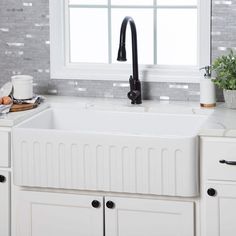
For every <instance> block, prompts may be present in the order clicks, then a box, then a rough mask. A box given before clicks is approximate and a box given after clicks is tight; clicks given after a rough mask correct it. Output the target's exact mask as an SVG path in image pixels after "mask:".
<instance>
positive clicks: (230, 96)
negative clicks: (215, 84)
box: [224, 89, 236, 109]
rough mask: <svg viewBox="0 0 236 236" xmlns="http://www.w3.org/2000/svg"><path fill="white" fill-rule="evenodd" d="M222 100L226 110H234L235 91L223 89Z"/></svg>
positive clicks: (235, 106) (235, 104) (235, 101)
mask: <svg viewBox="0 0 236 236" xmlns="http://www.w3.org/2000/svg"><path fill="white" fill-rule="evenodd" d="M224 98H225V104H226V106H227V108H230V109H236V90H226V89H224Z"/></svg>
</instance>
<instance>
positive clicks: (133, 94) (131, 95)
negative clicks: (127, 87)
mask: <svg viewBox="0 0 236 236" xmlns="http://www.w3.org/2000/svg"><path fill="white" fill-rule="evenodd" d="M140 95H141V93H140V91H138V90H131V91H130V92H128V98H129V99H130V100H131V102H132V104H136V100H137V98H138V97H140Z"/></svg>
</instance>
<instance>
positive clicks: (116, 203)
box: [105, 197, 194, 236]
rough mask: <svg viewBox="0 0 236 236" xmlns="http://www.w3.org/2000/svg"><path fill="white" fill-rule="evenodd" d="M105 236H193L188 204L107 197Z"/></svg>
mask: <svg viewBox="0 0 236 236" xmlns="http://www.w3.org/2000/svg"><path fill="white" fill-rule="evenodd" d="M105 219H106V225H105V226H106V227H105V235H106V236H144V235H148V236H157V235H161V236H194V205H193V203H192V202H177V201H164V200H147V199H134V198H116V197H110V198H109V197H107V198H106V200H105Z"/></svg>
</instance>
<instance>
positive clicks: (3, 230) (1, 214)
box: [0, 171, 11, 236]
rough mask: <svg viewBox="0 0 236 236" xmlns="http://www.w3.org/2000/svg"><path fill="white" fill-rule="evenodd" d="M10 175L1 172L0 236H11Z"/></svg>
mask: <svg viewBox="0 0 236 236" xmlns="http://www.w3.org/2000/svg"><path fill="white" fill-rule="evenodd" d="M10 182H11V181H10V174H9V172H7V171H0V236H9V235H10Z"/></svg>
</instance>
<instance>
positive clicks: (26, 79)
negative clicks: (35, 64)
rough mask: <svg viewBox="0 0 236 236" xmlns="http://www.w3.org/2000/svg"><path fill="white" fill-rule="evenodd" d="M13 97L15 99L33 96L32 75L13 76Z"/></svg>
mask: <svg viewBox="0 0 236 236" xmlns="http://www.w3.org/2000/svg"><path fill="white" fill-rule="evenodd" d="M11 79H12V85H13V97H14V98H15V99H22V100H23V99H31V98H32V97H33V77H32V76H30V75H15V76H12V77H11Z"/></svg>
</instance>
